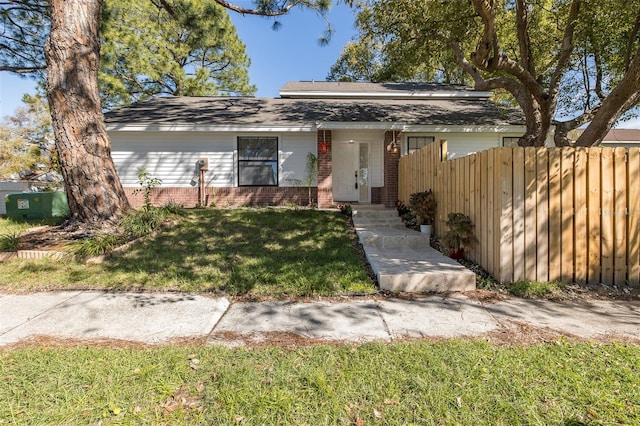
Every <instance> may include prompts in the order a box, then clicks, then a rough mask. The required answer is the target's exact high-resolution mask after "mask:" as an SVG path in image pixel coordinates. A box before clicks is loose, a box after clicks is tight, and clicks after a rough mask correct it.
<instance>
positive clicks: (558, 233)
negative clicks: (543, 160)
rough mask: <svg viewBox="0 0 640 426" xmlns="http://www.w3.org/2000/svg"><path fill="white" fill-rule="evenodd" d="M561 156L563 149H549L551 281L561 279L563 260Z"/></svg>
mask: <svg viewBox="0 0 640 426" xmlns="http://www.w3.org/2000/svg"><path fill="white" fill-rule="evenodd" d="M561 156H562V150H560V149H558V148H551V149H549V281H557V280H559V279H560V262H561V261H562V258H561V255H562V217H561V215H562V210H561V207H562V202H561V189H562V188H561V182H560V173H561V168H560V166H561Z"/></svg>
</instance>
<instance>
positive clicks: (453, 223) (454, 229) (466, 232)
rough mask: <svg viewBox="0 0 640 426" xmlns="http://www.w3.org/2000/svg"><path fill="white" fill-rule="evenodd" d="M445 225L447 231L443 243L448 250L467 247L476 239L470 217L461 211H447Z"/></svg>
mask: <svg viewBox="0 0 640 426" xmlns="http://www.w3.org/2000/svg"><path fill="white" fill-rule="evenodd" d="M447 226H448V227H449V231H447V233H446V235H445V236H444V244H445V245H446V246H447V247H448V248H449V250H460V249H462V248H469V247H471V246H472V245H473V244H475V243H476V242H477V241H478V240H477V239H476V236H475V235H474V234H473V230H474V226H473V224H472V223H471V218H469V216H467V215H465V214H463V213H449V215H448V220H447Z"/></svg>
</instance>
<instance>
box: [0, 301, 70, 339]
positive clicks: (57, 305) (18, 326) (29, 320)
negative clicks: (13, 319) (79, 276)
mask: <svg viewBox="0 0 640 426" xmlns="http://www.w3.org/2000/svg"><path fill="white" fill-rule="evenodd" d="M80 294H82V293H81V292H78V293H76V294H74V295H72V296H70V297H68V298H66V299H64V300H62V301H60V302H58V303H56V304H55V305H52V306H49V307H48V308H46V309H44V310H43V311H41V312H38V313H37V314H36V315H34V316H32V317H29V318H27V319H26V320H25V321H23V322H21V323H20V324H17V325H16V326H14V327H11V328H10V329H8V330H7V331H5V332H3V333H0V336H4V335H6V334H9V333H11V332H12V331H13V330H16V329H18V328H20V327H22V326H23V325H25V324H29V323H30V322H31V321H34V320H36V319H38V318H39V317H41V316H43V315H44V314H46V313H47V312H51V311H52V310H54V309H56V308H58V307H59V306H60V305H63V304H65V303H67V302H68V301H70V300H71V299H73V298H76V297H78V296H80Z"/></svg>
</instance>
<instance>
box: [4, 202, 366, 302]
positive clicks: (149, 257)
mask: <svg viewBox="0 0 640 426" xmlns="http://www.w3.org/2000/svg"><path fill="white" fill-rule="evenodd" d="M65 288H108V289H115V290H128V289H139V288H145V289H152V290H180V291H203V292H215V291H222V292H226V293H228V294H232V295H252V296H287V295H290V296H307V295H336V294H348V293H359V292H370V291H374V290H375V286H374V282H373V280H371V278H370V277H369V276H368V274H367V272H366V268H365V265H364V262H363V260H362V258H361V256H360V255H359V254H358V244H357V242H356V237H355V235H353V234H352V233H350V231H349V230H348V227H347V223H346V221H345V218H344V216H342V215H340V214H338V213H331V212H322V211H315V210H290V209H259V210H252V209H238V210H193V211H190V212H189V213H188V215H187V216H185V217H182V218H180V221H179V223H178V225H177V226H175V227H173V228H171V229H169V230H166V231H163V232H162V233H160V234H159V235H158V236H156V237H154V238H148V239H145V240H143V241H142V242H140V243H138V244H136V245H134V246H133V247H132V248H130V249H129V250H128V251H126V252H125V253H123V254H122V255H120V256H118V257H114V258H112V259H110V260H109V261H108V262H106V263H104V264H100V265H87V264H85V263H81V262H72V261H69V262H62V263H61V262H57V261H52V260H47V259H43V260H37V261H33V260H30V261H27V260H14V261H10V262H5V263H0V289H2V290H4V291H34V290H51V289H65Z"/></svg>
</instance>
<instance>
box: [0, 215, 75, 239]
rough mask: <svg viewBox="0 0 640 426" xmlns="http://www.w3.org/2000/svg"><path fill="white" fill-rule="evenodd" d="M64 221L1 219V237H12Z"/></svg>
mask: <svg viewBox="0 0 640 426" xmlns="http://www.w3.org/2000/svg"><path fill="white" fill-rule="evenodd" d="M62 220H63V219H56V218H54V219H43V220H13V219H8V218H6V217H0V235H12V234H19V233H21V232H25V231H26V230H27V229H29V228H35V227H37V226H41V225H57V224H59V223H61V222H62Z"/></svg>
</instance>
